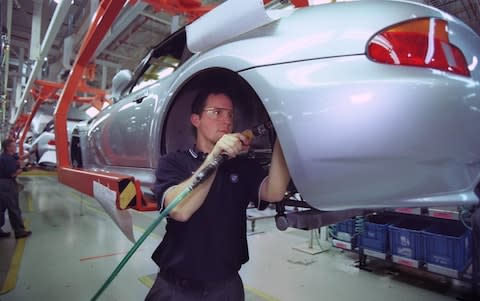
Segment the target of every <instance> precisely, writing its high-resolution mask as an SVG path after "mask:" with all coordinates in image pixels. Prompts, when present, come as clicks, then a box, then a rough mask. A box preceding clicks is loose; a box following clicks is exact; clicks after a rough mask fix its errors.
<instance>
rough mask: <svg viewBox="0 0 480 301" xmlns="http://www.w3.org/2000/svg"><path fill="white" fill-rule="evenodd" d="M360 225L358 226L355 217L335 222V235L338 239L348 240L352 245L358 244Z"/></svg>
mask: <svg viewBox="0 0 480 301" xmlns="http://www.w3.org/2000/svg"><path fill="white" fill-rule="evenodd" d="M357 228H358V227H356V220H355V219H354V218H351V219H347V220H345V221H342V222H339V223H336V224H335V227H334V231H333V234H334V237H335V238H336V239H338V240H342V241H347V242H350V243H351V244H352V247H356V246H357V236H358V229H357Z"/></svg>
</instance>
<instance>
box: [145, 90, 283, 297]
mask: <svg viewBox="0 0 480 301" xmlns="http://www.w3.org/2000/svg"><path fill="white" fill-rule="evenodd" d="M233 115H234V108H233V102H232V98H231V97H230V96H229V95H228V93H226V92H224V91H220V90H219V91H203V92H200V93H199V94H198V96H197V97H196V99H195V100H194V102H193V104H192V114H191V117H190V121H191V123H192V125H193V127H194V128H195V130H196V145H195V146H193V147H192V148H190V149H188V150H185V151H182V152H175V153H170V154H167V155H166V156H164V157H162V158H161V159H160V161H159V164H158V168H157V172H156V176H157V180H156V183H155V188H154V190H155V194H156V196H157V199H158V200H159V201H160V202H161V205H162V207H165V206H167V205H168V204H169V203H170V202H171V201H172V200H174V199H175V197H176V196H177V195H178V194H179V193H180V192H182V191H183V190H184V189H185V188H186V187H187V186H189V185H190V184H191V183H192V181H193V179H194V177H195V176H196V174H197V173H198V172H199V171H200V170H202V169H203V168H204V167H205V166H207V165H208V164H209V163H210V162H212V161H213V160H214V159H215V158H217V156H219V155H221V154H226V155H228V157H229V158H230V159H229V160H227V161H225V162H224V163H223V164H221V165H220V166H219V168H218V169H217V170H216V171H215V173H213V174H212V175H211V176H210V177H209V178H208V179H207V180H205V181H204V182H203V183H202V184H200V185H199V186H198V187H197V188H196V189H195V190H194V191H192V192H191V193H190V195H188V197H187V198H186V199H184V200H183V201H182V202H181V203H180V204H179V205H178V206H177V207H176V208H174V209H173V210H172V211H171V212H170V216H169V218H168V221H167V227H166V230H167V232H166V234H165V236H164V238H163V240H162V242H161V244H160V245H159V246H158V248H157V249H156V250H155V252H154V253H153V256H152V258H153V260H154V261H155V263H157V265H158V266H159V267H160V272H159V273H158V275H157V279H156V281H155V283H154V285H153V287H152V289H151V290H150V292H149V293H148V295H147V297H146V299H145V300H147V301H166V300H175V301H187V300H199V299H201V300H232V301H235V300H244V299H245V296H244V289H243V284H242V280H241V279H240V277H239V275H238V271H239V270H240V267H241V265H242V264H244V263H245V262H247V261H248V246H247V237H246V232H247V230H246V228H247V224H246V209H247V206H248V204H249V202H250V201H252V202H254V203H256V204H257V205H259V202H260V200H265V201H269V202H276V201H280V200H282V199H283V197H284V195H285V192H286V189H287V185H288V183H289V181H290V174H289V172H288V169H287V165H286V162H285V159H284V156H283V152H282V149H281V147H280V144H279V142H278V141H276V142H275V145H274V148H273V154H272V162H271V166H270V169H269V172H268V176H266V175H267V172H266V171H265V170H264V169H263V168H262V167H261V166H260V165H258V164H257V163H256V162H254V161H252V160H249V159H247V158H246V157H244V156H238V155H239V154H240V153H241V152H244V151H246V150H248V148H249V144H250V140H249V139H248V137H247V136H245V135H243V134H241V133H232V129H233Z"/></svg>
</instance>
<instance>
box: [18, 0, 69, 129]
mask: <svg viewBox="0 0 480 301" xmlns="http://www.w3.org/2000/svg"><path fill="white" fill-rule="evenodd" d="M71 5H72V3H71V1H61V2H60V3H59V4H58V5H57V8H56V9H55V12H54V13H53V16H52V21H51V22H50V24H49V25H48V29H47V33H46V34H45V38H44V39H43V42H42V46H41V48H40V55H39V56H38V58H36V59H35V64H34V66H33V70H32V73H30V77H29V78H28V81H27V85H26V86H25V90H23V93H22V97H20V98H18V99H17V101H16V103H15V116H12V118H10V124H14V123H15V121H16V120H17V119H18V117H19V116H20V114H21V112H22V109H23V104H24V102H23V100H24V99H26V98H27V93H29V91H30V89H31V88H32V86H33V82H34V81H35V79H36V77H37V74H38V72H39V71H40V70H41V68H42V64H43V61H44V59H45V57H46V55H47V53H48V51H49V50H50V47H51V46H52V44H53V41H54V40H55V37H56V36H57V33H58V31H59V30H60V27H61V26H62V24H63V20H64V19H65V16H66V15H67V13H68V11H69V9H70V6H71Z"/></svg>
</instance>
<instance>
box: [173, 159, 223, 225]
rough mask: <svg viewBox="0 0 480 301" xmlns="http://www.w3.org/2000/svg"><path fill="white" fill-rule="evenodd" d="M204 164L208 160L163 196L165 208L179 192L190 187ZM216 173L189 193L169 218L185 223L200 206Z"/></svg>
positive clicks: (205, 164)
mask: <svg viewBox="0 0 480 301" xmlns="http://www.w3.org/2000/svg"><path fill="white" fill-rule="evenodd" d="M206 162H210V160H208V159H207V160H205V162H204V163H203V164H202V165H201V166H200V168H199V169H198V170H197V171H196V172H195V173H194V174H193V175H192V176H191V177H190V178H188V179H187V180H185V181H184V182H182V183H180V184H178V185H176V186H175V187H174V188H173V189H171V190H170V191H168V192H167V195H165V206H168V204H170V202H172V201H173V200H174V199H175V198H176V197H177V196H178V195H179V194H180V193H181V192H183V191H184V190H185V189H187V187H188V186H190V185H192V183H193V181H194V180H195V177H196V176H197V174H198V173H199V171H201V170H202V169H203V168H205V166H207V165H208V163H206ZM216 173H217V172H216V171H215V172H214V173H213V174H212V175H211V176H210V177H209V178H208V179H206V180H205V181H204V182H203V183H201V184H200V185H198V186H197V187H196V188H195V189H194V190H193V191H191V192H190V193H189V194H188V195H187V196H186V197H185V199H184V200H183V201H182V202H180V203H179V204H178V205H177V206H176V207H175V208H174V209H172V211H171V212H170V217H172V218H173V219H175V220H178V221H187V220H188V219H189V218H190V217H191V216H192V215H193V214H194V213H195V212H196V211H197V210H198V209H199V208H200V207H201V206H202V204H203V202H204V201H205V198H206V197H207V194H208V192H209V191H210V187H211V186H212V183H213V180H214V179H215V176H216Z"/></svg>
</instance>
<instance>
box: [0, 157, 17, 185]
mask: <svg viewBox="0 0 480 301" xmlns="http://www.w3.org/2000/svg"><path fill="white" fill-rule="evenodd" d="M18 168H19V165H18V162H17V157H15V156H11V155H9V154H7V153H5V152H2V154H1V155H0V179H14V177H12V174H14V173H15V172H16V171H17V169H18Z"/></svg>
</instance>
